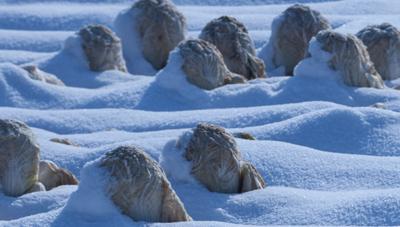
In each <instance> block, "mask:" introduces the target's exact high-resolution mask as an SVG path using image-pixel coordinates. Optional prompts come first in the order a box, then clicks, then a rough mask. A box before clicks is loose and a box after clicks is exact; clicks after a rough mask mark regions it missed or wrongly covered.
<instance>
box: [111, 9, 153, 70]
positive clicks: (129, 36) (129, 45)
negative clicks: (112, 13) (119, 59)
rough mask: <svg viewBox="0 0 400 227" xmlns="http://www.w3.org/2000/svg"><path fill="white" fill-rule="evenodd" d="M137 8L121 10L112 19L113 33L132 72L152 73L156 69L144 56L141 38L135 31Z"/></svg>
mask: <svg viewBox="0 0 400 227" xmlns="http://www.w3.org/2000/svg"><path fill="white" fill-rule="evenodd" d="M138 14H139V12H138V9H136V8H133V7H131V8H128V9H125V10H123V11H121V12H120V13H119V14H118V16H117V17H116V19H115V21H114V29H115V33H116V34H117V35H118V37H119V38H120V39H121V43H122V47H123V50H122V52H123V55H124V58H125V61H126V65H127V67H128V71H129V72H130V73H132V74H140V75H154V74H155V73H156V72H157V71H156V70H155V69H154V68H153V66H152V65H151V64H150V63H149V62H148V61H147V60H146V59H145V58H144V56H143V53H142V48H141V42H142V41H141V39H140V37H139V34H138V33H137V32H136V27H137V25H136V17H137V15H138Z"/></svg>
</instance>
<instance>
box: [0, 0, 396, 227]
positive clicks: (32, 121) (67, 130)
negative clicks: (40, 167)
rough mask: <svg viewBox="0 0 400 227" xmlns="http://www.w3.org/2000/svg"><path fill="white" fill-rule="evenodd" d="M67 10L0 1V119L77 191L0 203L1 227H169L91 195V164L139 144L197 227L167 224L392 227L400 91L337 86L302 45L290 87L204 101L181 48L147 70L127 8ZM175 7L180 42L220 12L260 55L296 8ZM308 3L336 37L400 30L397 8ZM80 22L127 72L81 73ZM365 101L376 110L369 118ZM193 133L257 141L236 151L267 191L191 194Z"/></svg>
mask: <svg viewBox="0 0 400 227" xmlns="http://www.w3.org/2000/svg"><path fill="white" fill-rule="evenodd" d="M65 1H66V0H64V1H59V0H51V1H50V0H49V1H48V2H47V3H43V1H39V0H16V1H8V0H3V1H0V2H2V3H1V4H0V118H12V119H18V120H22V121H24V122H26V123H27V124H28V125H29V126H31V127H32V129H33V131H34V133H35V134H36V136H37V138H38V142H39V145H40V148H41V158H42V159H45V160H51V161H52V162H54V163H55V164H57V165H59V166H61V167H63V168H67V169H69V170H70V171H72V172H73V173H74V174H75V175H76V176H77V177H78V178H79V180H80V181H81V184H80V185H79V186H61V187H58V188H55V189H53V190H51V191H47V192H37V193H31V194H27V195H24V196H21V197H19V198H11V197H7V196H5V195H3V194H0V226H121V227H123V226H132V225H133V226H135V225H136V226H168V224H161V223H143V222H134V221H133V220H131V219H130V218H128V217H127V216H125V215H123V214H121V212H120V211H119V210H118V208H116V207H115V206H114V205H113V204H112V202H111V201H110V199H109V198H107V196H106V194H105V193H104V191H102V190H103V189H104V185H103V184H104V173H103V172H102V171H101V170H100V169H99V168H97V166H96V165H97V163H98V158H99V157H101V155H103V154H104V153H105V152H107V151H110V150H112V149H114V148H116V147H118V146H121V145H136V146H139V147H140V148H142V149H143V150H144V151H145V152H146V153H148V154H149V155H150V156H151V157H152V158H153V159H155V160H156V161H157V162H158V163H160V165H161V167H162V168H163V169H164V171H165V172H166V174H167V177H168V179H169V180H170V181H171V184H172V187H173V188H174V190H175V191H176V192H177V194H178V196H179V197H180V198H181V200H182V202H183V203H184V205H185V207H186V209H187V211H188V213H189V214H190V215H191V216H192V218H193V219H194V221H193V222H191V223H176V224H170V225H172V226H243V225H259V226H265V225H400V196H399V195H400V92H399V91H398V90H395V89H392V88H394V87H396V86H399V85H400V80H395V81H390V82H386V87H385V88H384V89H382V90H378V89H370V88H352V87H347V86H345V85H344V84H343V83H342V82H341V80H340V77H339V75H337V73H336V72H334V71H332V70H331V69H329V67H328V65H327V62H328V61H329V59H330V57H331V56H330V55H329V54H328V53H326V52H323V51H322V50H321V49H320V48H319V45H318V43H317V42H316V41H315V40H312V41H311V43H310V49H309V52H310V53H311V56H312V57H310V58H307V59H305V60H303V61H302V62H301V63H300V64H299V65H298V66H297V67H296V69H295V71H294V74H295V76H294V77H271V78H267V79H258V80H254V81H251V82H249V83H248V84H236V85H227V86H224V87H221V88H218V89H215V90H212V91H204V90H201V89H199V88H197V87H196V86H194V85H192V84H190V83H189V82H188V81H187V80H186V78H185V75H184V73H183V72H182V70H181V64H182V59H181V56H180V54H179V52H178V50H174V51H172V52H171V54H170V58H169V61H168V65H167V66H166V68H164V69H163V70H161V71H159V72H156V71H154V70H153V69H152V68H150V67H151V66H150V65H149V64H146V62H144V59H143V57H142V56H141V53H140V52H139V51H138V48H139V47H140V45H139V43H138V42H137V37H136V34H134V33H130V32H127V30H128V29H127V27H129V26H134V21H131V19H132V17H133V15H130V13H128V11H123V10H126V9H127V8H129V6H130V4H131V1H125V0H118V1H107V0H69V2H65ZM176 2H178V3H179V5H178V9H179V10H181V11H182V12H183V13H184V14H185V16H186V17H187V20H188V28H189V32H188V37H197V35H198V34H199V33H200V30H201V29H202V28H203V26H204V25H205V24H206V23H207V22H208V21H209V20H211V19H213V18H216V17H218V16H221V15H231V16H235V17H237V18H238V19H239V20H241V21H243V23H244V24H245V25H246V26H247V27H248V28H249V32H250V35H251V37H252V38H253V40H254V41H255V43H256V46H257V48H259V49H258V51H260V50H261V47H262V46H264V45H266V44H267V41H268V40H269V38H270V34H271V29H273V26H271V23H272V21H273V19H274V18H275V17H276V16H279V14H280V13H281V12H282V11H283V10H284V9H285V8H287V7H288V6H289V5H290V4H289V3H292V2H294V1H283V0H259V1H250V0H241V1H234V3H232V2H233V1H225V0H218V1H211V0H209V1H196V0H180V1H176ZM303 2H304V1H303ZM307 2H311V1H307ZM15 3H18V4H15ZM232 4H235V5H236V4H237V5H239V4H240V5H241V6H240V7H238V6H232ZM259 4H261V5H259ZM214 5H223V6H214ZM308 5H310V6H311V7H312V8H313V9H316V10H319V11H321V12H322V14H323V15H325V16H326V17H327V18H328V19H329V21H330V22H331V24H332V26H333V28H334V29H335V30H337V31H340V32H346V33H353V34H354V33H355V32H357V31H359V30H360V29H362V28H363V27H365V26H366V25H369V24H374V23H381V22H384V21H386V22H390V23H392V24H393V25H395V26H400V19H399V18H400V17H399V14H400V2H398V1H394V0H381V1H379V2H378V1H373V0H345V1H318V3H308ZM121 11H123V12H122V13H121ZM117 17H118V19H116V18H117ZM90 23H100V24H105V25H107V26H109V27H110V28H112V29H113V30H114V31H116V32H117V33H118V30H119V34H122V41H123V43H124V46H125V49H124V51H125V57H127V58H128V59H130V61H129V62H128V64H129V65H130V68H129V70H130V72H131V74H130V73H122V72H119V71H106V72H102V73H95V72H90V71H89V68H88V66H87V63H86V59H85V57H84V55H83V53H82V51H81V49H80V40H79V38H78V37H77V36H76V31H77V30H78V29H80V28H81V27H83V26H84V25H86V24H90ZM129 40H130V41H129ZM135 40H136V42H135ZM261 54H266V55H267V56H268V52H267V53H265V52H264V53H261ZM23 64H36V65H38V66H39V68H40V69H41V70H43V71H45V72H48V73H51V74H54V75H57V77H58V78H59V79H61V80H62V81H63V82H64V83H65V84H66V86H65V87H62V86H55V85H51V84H46V83H43V82H41V81H35V80H32V79H30V77H29V76H28V73H27V72H26V71H25V70H23V69H22V68H21V67H20V66H21V65H23ZM376 103H382V104H383V105H384V106H385V107H386V109H377V108H373V107H371V106H372V105H374V104H376ZM199 122H209V123H213V124H218V125H221V126H223V127H225V128H226V129H227V130H228V131H229V132H231V133H237V132H247V133H250V134H252V135H253V136H254V137H255V138H257V140H256V141H249V140H242V139H237V143H238V147H239V149H240V151H241V153H242V156H243V158H244V159H245V160H247V161H250V162H251V163H253V164H254V166H255V167H256V168H257V169H258V170H259V172H260V173H261V175H262V176H263V178H264V179H265V180H266V182H267V185H268V187H267V188H265V189H263V190H258V191H253V192H249V193H245V194H233V195H227V194H219V193H211V192H209V191H208V190H207V189H206V188H205V187H203V186H202V185H201V184H199V183H198V182H197V181H196V180H195V179H194V178H193V176H191V174H190V163H189V162H187V161H186V160H185V158H184V157H183V156H182V154H183V152H184V147H185V146H186V144H187V142H188V140H189V138H190V135H191V133H192V128H194V127H196V125H197V124H198V123H199ZM52 138H67V139H69V140H70V141H72V142H74V143H75V144H78V145H79V146H78V147H75V146H68V145H64V144H58V143H54V142H51V141H50V139H52Z"/></svg>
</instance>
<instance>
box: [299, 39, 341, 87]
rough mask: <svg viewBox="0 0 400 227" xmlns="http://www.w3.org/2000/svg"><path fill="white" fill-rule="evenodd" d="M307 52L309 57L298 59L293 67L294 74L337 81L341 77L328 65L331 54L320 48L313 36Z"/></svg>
mask: <svg viewBox="0 0 400 227" xmlns="http://www.w3.org/2000/svg"><path fill="white" fill-rule="evenodd" d="M308 53H309V54H310V57H308V58H305V59H303V60H302V61H300V62H299V64H298V65H297V66H296V67H295V68H294V71H293V74H294V76H299V77H311V78H313V79H323V80H337V81H339V80H340V79H341V77H340V74H339V72H338V71H334V70H333V69H331V68H330V67H329V61H330V60H331V59H332V54H331V53H328V52H326V51H324V50H322V49H321V44H320V43H319V42H318V41H317V40H316V38H315V37H313V38H312V39H311V40H310V43H309V46H308Z"/></svg>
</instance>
